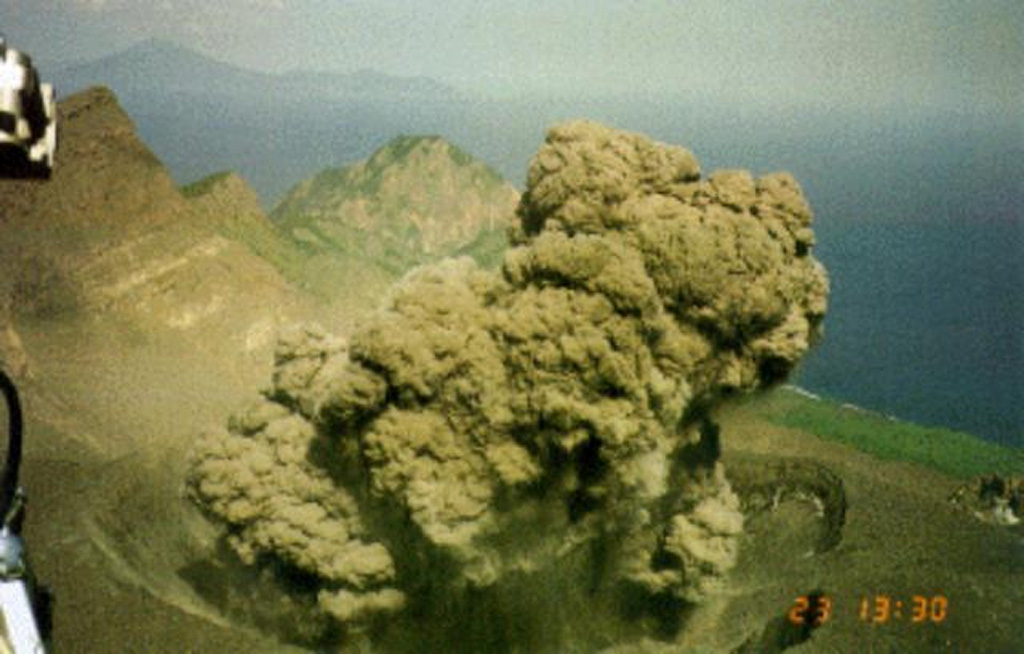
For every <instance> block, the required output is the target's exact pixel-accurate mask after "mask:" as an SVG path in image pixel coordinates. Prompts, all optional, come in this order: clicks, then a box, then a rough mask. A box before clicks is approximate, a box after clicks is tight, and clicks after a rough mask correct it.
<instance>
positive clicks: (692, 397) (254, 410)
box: [188, 122, 828, 651]
mask: <svg viewBox="0 0 1024 654" xmlns="http://www.w3.org/2000/svg"><path fill="white" fill-rule="evenodd" d="M517 213H518V218H519V222H518V224H517V225H516V226H514V227H513V228H512V230H511V234H510V236H511V239H510V240H511V243H512V246H511V247H510V248H509V250H508V251H507V252H506V254H505V257H504V261H503V265H502V267H501V270H500V271H498V272H490V271H485V270H482V269H479V268H478V267H477V266H476V265H475V264H474V263H473V262H472V261H471V260H469V259H457V260H447V261H444V262H442V263H440V264H436V265H431V266H427V267H422V268H419V269H416V270H414V271H412V272H411V273H409V274H408V275H407V276H406V277H405V278H404V279H403V280H402V281H401V282H400V283H398V284H397V285H396V286H395V287H394V288H393V289H392V290H391V293H390V296H389V297H388V298H387V299H386V301H385V303H384V305H383V306H382V308H381V309H380V310H379V311H378V312H377V313H376V314H374V316H373V317H372V318H371V319H369V320H368V321H366V323H365V324H363V326H362V327H360V328H359V329H357V330H356V331H355V332H354V333H353V334H351V336H350V338H349V340H348V341H347V342H346V341H343V340H342V339H339V338H335V337H332V336H330V335H328V334H325V333H323V332H322V331H320V330H318V329H316V328H313V327H310V328H302V329H299V330H297V331H295V332H292V333H290V334H287V335H285V336H284V337H283V338H282V340H281V342H280V343H279V346H278V350H277V353H276V366H275V373H274V378H273V384H272V387H271V388H270V389H268V390H266V391H265V392H264V396H263V397H262V398H261V399H260V400H259V401H258V402H256V403H255V404H254V405H253V406H252V407H251V408H249V409H248V410H246V411H243V412H242V413H241V414H239V415H238V416H236V417H235V418H233V419H232V420H231V422H230V423H229V425H228V428H227V430H226V431H224V432H223V433H219V434H210V435H207V436H204V437H203V438H202V439H201V440H200V441H199V442H198V444H197V447H196V455H195V459H194V463H193V467H192V470H191V473H190V477H189V480H188V488H189V492H190V495H191V497H192V498H193V499H194V500H195V501H196V502H197V503H198V504H199V505H200V506H202V507H203V508H204V509H205V510H206V511H207V512H208V513H210V514H211V515H213V516H215V517H216V518H217V519H218V520H219V521H221V522H222V523H223V524H224V525H225V527H226V533H227V539H228V542H229V543H230V545H231V546H232V548H233V550H234V551H235V552H236V553H237V555H238V556H239V557H241V559H242V560H244V561H246V562H249V563H252V564H253V565H257V566H271V565H272V566H277V568H276V569H280V570H286V571H291V572H293V573H294V574H296V575H300V576H301V578H302V579H304V580H307V582H308V581H309V580H312V582H310V583H305V584H304V585H303V587H302V588H301V589H298V590H296V591H295V592H298V593H305V594H306V595H307V596H309V597H310V598H312V599H311V602H313V603H314V605H315V611H316V612H319V614H320V615H321V616H322V617H324V616H326V618H327V622H328V623H330V624H332V625H334V628H335V629H334V631H331V633H332V634H333V637H335V638H340V639H342V640H344V639H346V638H354V637H357V635H358V634H361V633H362V634H371V636H372V637H373V638H376V639H378V640H380V641H381V642H388V636H387V635H386V634H384V633H383V632H381V631H380V630H379V629H378V626H379V624H380V623H381V621H382V620H383V619H384V618H388V619H389V620H406V621H407V623H408V624H412V623H413V621H415V620H419V621H420V622H419V623H417V624H421V625H422V624H423V623H429V622H430V621H431V620H435V619H436V620H441V619H442V618H443V616H442V615H441V614H442V612H443V611H442V608H437V607H447V608H446V609H444V610H448V609H451V608H452V607H455V608H458V607H462V608H464V609H466V610H467V611H470V612H471V613H472V615H473V616H475V618H474V619H475V620H477V621H479V620H484V621H489V622H488V625H489V626H488V627H487V629H486V630H485V631H487V633H489V634H493V633H494V632H495V631H498V632H500V633H499V636H496V637H498V638H504V640H503V641H501V643H499V644H498V645H495V644H494V643H490V646H494V647H498V648H499V649H500V647H505V648H507V649H511V648H512V646H513V644H515V645H516V646H519V647H526V648H527V649H526V650H523V651H545V650H546V649H549V650H550V651H569V650H561V649H559V647H560V645H559V643H558V639H559V638H567V637H571V638H576V639H578V640H579V641H580V642H588V643H590V644H591V645H592V646H593V648H592V649H597V648H598V647H597V646H598V645H601V644H605V645H608V644H614V643H615V642H619V641H622V640H623V639H625V640H629V639H630V638H634V639H639V638H646V637H648V636H652V635H653V636H654V637H666V636H665V632H666V630H669V631H670V630H671V628H672V624H673V620H675V619H677V617H678V614H679V611H678V610H676V609H675V608H673V607H676V608H678V607H682V606H685V605H686V604H687V603H693V602H700V601H702V600H703V599H705V598H706V597H707V596H708V595H709V594H712V593H714V592H715V589H716V588H717V587H719V586H720V585H721V583H722V580H723V578H724V575H725V574H726V573H727V572H728V570H729V569H730V568H731V567H732V566H733V565H734V563H735V561H736V556H737V552H738V542H739V541H738V537H739V535H740V534H741V533H742V530H743V516H742V514H741V512H740V509H739V500H738V498H737V496H736V494H735V493H734V492H733V491H732V489H731V488H730V486H729V483H728V480H727V478H726V475H725V471H724V469H723V467H722V465H721V463H720V462H719V461H718V458H719V443H718V439H719V437H720V435H719V433H718V427H717V425H715V424H714V423H713V422H712V421H711V420H710V418H709V415H710V414H709V412H710V410H711V409H712V408H713V407H714V406H715V405H716V404H717V403H719V402H721V401H722V400H723V398H726V397H727V396H729V395H732V394H736V393H742V392H750V391H754V390H756V389H759V388H762V387H764V386H767V385H769V384H773V383H775V382H778V381H780V380H782V379H783V378H784V377H785V376H786V374H787V373H788V372H789V371H790V370H791V369H792V368H793V366H794V365H795V364H796V363H797V362H798V360H799V359H800V357H801V356H802V355H803V353H804V352H805V351H806V350H807V349H808V347H809V346H810V345H811V344H812V342H813V341H814V339H815V338H816V337H817V335H818V334H819V330H820V324H821V321H822V319H823V317H824V314H825V309H826V297H827V293H828V286H827V280H826V276H825V272H824V269H823V268H822V266H821V265H820V264H819V263H818V262H817V261H816V260H815V259H814V258H813V257H812V256H811V254H810V252H811V248H812V245H813V242H814V236H813V233H812V231H811V228H810V225H811V211H810V209H809V207H808V205H807V203H806V201H805V200H804V197H803V195H802V193H801V191H800V188H799V186H798V185H797V183H796V182H795V181H794V180H793V178H792V177H791V176H789V175H788V174H784V173H779V174H773V175H768V176H765V177H762V178H759V179H756V178H754V177H752V176H751V175H750V174H749V173H747V172H745V171H719V172H716V173H714V174H712V175H710V176H709V177H708V178H706V179H702V178H701V175H700V170H699V167H698V164H697V161H696V160H695V159H694V157H693V155H691V154H690V153H689V152H688V151H687V150H685V149H683V148H680V147H673V146H667V145H663V144H659V143H656V142H653V141H651V140H649V139H648V138H646V137H644V136H641V135H638V134H632V133H627V132H621V131H616V130H613V129H609V128H607V127H603V126H601V125H597V124H594V123H589V122H571V123H566V124H562V125H559V126H556V127H554V128H553V129H551V130H550V132H549V133H548V135H547V139H546V142H545V143H544V144H543V145H542V147H541V148H540V150H539V151H538V153H537V154H536V156H535V157H534V159H533V162H532V163H531V166H530V169H529V174H528V180H527V190H526V192H525V193H524V194H523V196H522V199H521V202H520V205H519V207H518V212H517ZM721 436H722V437H725V438H728V437H730V435H729V434H723V435H721ZM466 598H471V599H470V600H467V599H466ZM481 598H485V599H481ZM470 605H472V606H470ZM481 606H483V607H485V608H480V607H481ZM581 607H586V609H585V610H582V613H581ZM631 607H632V608H631ZM636 607H640V608H639V609H637V608H636ZM665 607H669V608H668V609H666V608H665ZM631 611H632V612H636V611H639V612H640V613H643V614H645V615H647V614H649V617H650V619H641V620H634V619H632V617H630V616H627V615H626V614H628V613H630V612H631ZM481 614H486V618H483V617H481ZM402 616H404V617H402ZM410 616H416V617H415V618H414V617H410ZM502 616H506V617H507V616H515V620H516V621H517V623H518V624H520V625H521V626H520V627H517V629H511V628H509V627H508V626H507V622H503V621H502V620H503V619H502ZM596 616H601V617H603V618H605V619H602V620H597V619H595V617H596ZM666 616H667V617H666ZM673 616H675V617H673ZM633 617H635V616H633ZM448 620H449V621H450V620H451V618H450V617H449V618H448ZM546 621H548V622H546ZM549 622H550V625H561V626H560V627H558V633H557V634H552V632H551V631H550V630H549V629H548V627H549V626H550V625H549ZM496 625H498V627H496ZM500 625H505V627H503V628H499V627H500ZM522 625H525V626H522ZM531 625H532V628H533V631H532V632H531ZM635 625H640V626H635ZM677 626H678V625H677ZM375 629H376V630H377V631H375ZM423 629H424V630H425V632H430V633H434V634H436V633H437V631H438V629H442V627H429V626H427V627H423ZM453 629H454V627H453ZM460 629H462V630H466V629H469V630H470V633H472V628H471V627H466V626H462V627H460ZM481 629H483V628H482V627H481ZM502 629H504V630H502ZM442 630H443V629H442ZM328 631H330V630H328ZM534 632H536V633H545V634H547V636H545V638H547V640H545V641H543V644H538V643H537V642H534V641H531V640H530V638H532V636H530V635H529V634H530V633H534ZM566 632H569V633H568V635H566ZM339 634H340V636H339ZM502 634H504V635H502ZM463 636H464V637H466V634H465V633H463ZM326 637H327V636H325V638H326ZM368 637H369V636H368ZM481 637H483V636H481ZM467 638H468V637H467ZM431 642H433V641H431ZM465 647H467V648H468V649H467V651H475V650H473V645H465ZM399 649H400V648H399ZM592 649H591V650H588V649H586V648H584V649H583V650H581V651H592ZM450 651H455V650H450Z"/></svg>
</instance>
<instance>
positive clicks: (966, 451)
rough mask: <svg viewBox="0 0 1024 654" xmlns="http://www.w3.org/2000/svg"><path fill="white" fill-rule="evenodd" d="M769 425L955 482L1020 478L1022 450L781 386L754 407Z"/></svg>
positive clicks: (1022, 467)
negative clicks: (924, 469) (923, 468)
mask: <svg viewBox="0 0 1024 654" xmlns="http://www.w3.org/2000/svg"><path fill="white" fill-rule="evenodd" d="M755 406H756V407H757V410H758V411H759V412H760V413H761V414H762V415H763V416H764V417H765V418H767V419H768V420H769V421H771V422H773V423H775V424H778V425H783V426H786V427H792V428H795V429H799V430H801V431H805V432H808V433H811V434H814V435H816V436H819V437H821V438H825V439H828V440H833V441H837V442H839V443H843V444H845V445H849V446H850V447H853V448H855V449H858V450H860V451H862V452H866V453H867V454H870V455H872V456H875V457H878V458H880V459H886V460H894V461H910V462H913V463H918V464H921V465H924V466H927V467H929V468H933V469H935V470H938V471H940V472H942V473H945V474H947V475H950V476H952V477H957V478H964V479H967V478H972V477H976V476H979V475H987V474H993V473H995V474H1000V475H1004V476H1010V475H1013V476H1018V475H1024V449H1022V448H1013V447H1005V446H1001V445H997V444H995V443H990V442H988V441H985V440H982V439H981V438H978V437H977V436H975V435H973V434H968V433H965V432H961V431H954V430H951V429H946V428H944V427H928V426H923V425H917V424H914V423H912V422H905V421H902V420H897V419H895V418H891V417H888V416H884V415H882V414H879V413H875V412H873V411H868V410H865V409H862V408H860V407H856V406H853V405H850V404H844V403H841V402H838V401H835V400H831V399H827V398H817V399H816V398H813V397H809V396H808V395H807V394H806V393H801V392H799V391H798V390H796V389H794V388H792V387H784V388H782V389H780V390H778V391H777V392H774V393H771V394H768V395H765V396H764V397H763V398H759V400H758V401H757V402H755Z"/></svg>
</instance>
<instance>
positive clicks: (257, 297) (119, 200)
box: [0, 88, 300, 351]
mask: <svg viewBox="0 0 1024 654" xmlns="http://www.w3.org/2000/svg"><path fill="white" fill-rule="evenodd" d="M60 120H61V123H60V124H61V126H62V132H61V135H62V138H61V149H60V152H59V154H58V159H57V169H56V171H55V174H54V176H53V179H52V180H51V181H50V182H48V183H45V184H41V183H32V182H22V181H17V182H15V181H4V182H0V216H2V222H0V259H2V263H0V267H2V268H3V272H4V277H6V278H7V280H8V282H7V284H6V286H7V288H6V289H5V291H6V293H7V295H8V297H9V298H10V306H11V312H12V313H13V315H14V316H16V317H19V316H20V317H22V318H32V319H44V320H45V319H53V318H58V317H62V318H73V317H86V316H88V317H89V318H91V319H96V318H100V317H101V316H105V315H106V316H117V317H119V318H121V319H128V320H131V321H137V322H140V323H141V324H144V325H145V326H146V327H147V328H169V329H171V330H178V331H190V332H199V331H204V330H212V331H214V332H217V333H218V335H219V336H222V337H227V338H228V340H230V341H231V342H232V343H233V344H234V345H236V346H238V348H239V349H240V350H241V351H252V350H254V349H258V348H260V347H262V346H265V345H269V344H270V340H271V335H270V330H271V328H272V327H273V325H274V324H275V322H277V321H279V320H283V319H284V318H285V317H286V316H287V315H288V314H289V313H291V312H293V311H297V310H298V309H299V305H300V302H299V301H298V298H297V294H296V292H295V291H294V289H292V288H290V287H289V285H288V284H287V283H286V282H285V281H284V280H283V279H282V278H281V276H280V275H279V274H278V273H277V271H275V270H274V268H273V267H272V266H271V265H269V264H268V263H267V262H265V261H263V260H262V259H261V258H260V257H258V256H256V255H254V254H253V253H252V252H250V251H249V250H248V249H247V248H246V247H245V246H244V245H242V244H241V243H239V242H237V241H235V240H233V239H232V238H231V234H230V233H227V234H225V233H220V232H218V230H217V229H215V228H214V227H213V226H211V224H209V223H210V221H208V220H204V215H203V214H202V213H201V212H196V211H195V210H194V208H193V207H192V206H190V204H189V203H188V202H187V201H186V199H185V198H183V197H182V195H181V194H180V193H179V192H178V189H177V188H176V186H175V184H174V181H173V180H172V179H171V177H170V175H169V174H168V173H167V171H166V170H165V169H164V168H163V166H162V165H161V164H160V162H159V161H158V160H157V159H156V157H154V156H153V154H152V153H151V152H150V151H149V149H148V148H147V147H146V146H145V145H144V144H143V143H142V142H141V141H139V139H138V137H137V136H136V134H135V129H134V126H133V124H132V122H131V120H130V119H129V117H128V116H127V115H126V114H125V113H124V111H123V110H122V109H121V107H120V106H119V105H118V103H117V99H116V98H115V97H114V95H113V94H112V93H111V92H110V91H108V90H106V89H102V88H93V89H89V90H88V91H85V92H83V93H80V94H77V95H75V96H72V97H70V98H68V99H67V100H66V101H64V102H63V103H61V105H60ZM216 210H217V207H216V206H214V207H209V208H208V212H209V211H216ZM254 289H255V290H256V292H253V291H254ZM208 336H210V334H208V333H205V334H204V339H205V338H206V337H208Z"/></svg>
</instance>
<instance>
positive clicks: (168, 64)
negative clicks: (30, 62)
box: [54, 39, 457, 102]
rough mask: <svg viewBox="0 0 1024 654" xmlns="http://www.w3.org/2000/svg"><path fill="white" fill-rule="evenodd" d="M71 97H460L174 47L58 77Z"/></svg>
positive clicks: (419, 85) (376, 76)
mask: <svg viewBox="0 0 1024 654" xmlns="http://www.w3.org/2000/svg"><path fill="white" fill-rule="evenodd" d="M54 79H55V80H56V82H57V83H58V84H59V85H60V87H61V88H63V89H66V92H72V93H73V92H75V91H80V90H83V89H85V88H87V87H89V86H92V85H95V84H97V83H101V84H103V85H105V86H108V87H110V88H111V89H113V90H114V91H115V92H116V93H117V94H118V96H119V97H124V96H126V95H131V94H134V93H139V92H159V93H167V92H180V93H199V94H203V93H216V94H219V95H238V96H242V97H244V96H251V97H253V98H255V97H259V96H263V95H268V96H269V97H271V98H274V99H277V100H281V101H284V102H290V100H291V99H293V98H309V97H312V96H320V95H323V96H327V97H340V98H346V97H364V98H391V99H395V98H396V97H402V98H405V99H414V98H420V97H422V98H428V97H436V98H444V97H455V96H456V95H457V92H456V91H455V89H453V88H451V87H449V86H446V85H445V84H442V83H440V82H438V81H436V80H432V79H430V78H426V77H396V76H391V75H385V74H383V73H380V72H377V71H374V70H369V69H362V70H358V71H355V72H352V73H335V72H323V71H316V70H312V69H311V70H295V71H290V72H287V73H283V74H278V75H275V74H268V73H263V72H259V71H254V70H249V69H246V68H241V67H239V66H233V65H231V64H226V63H223V62H220V61H217V60H215V59H212V58H210V57H207V56H205V55H202V54H199V53H197V52H195V51H193V50H189V49H187V48H183V47H181V46H179V45H177V44H175V43H172V42H169V41H164V40H160V39H149V40H146V41H141V42H139V43H137V44H135V45H133V46H132V47H130V48H128V49H127V50H124V51H121V52H118V53H115V54H111V55H108V56H106V57H102V58H100V59H97V60H95V61H91V62H87V63H83V64H77V65H74V66H68V67H65V68H63V69H61V70H58V71H56V72H55V73H54Z"/></svg>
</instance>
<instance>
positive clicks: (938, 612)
mask: <svg viewBox="0 0 1024 654" xmlns="http://www.w3.org/2000/svg"><path fill="white" fill-rule="evenodd" d="M947 615H949V599H948V598H946V596H945V595H933V596H932V597H925V596H924V595H914V596H912V597H911V598H910V601H909V602H904V601H903V600H901V599H894V598H892V597H890V596H888V595H875V596H874V597H862V598H861V600H860V612H859V616H860V619H861V620H864V621H865V622H871V623H875V624H884V623H886V622H889V621H890V620H903V619H909V620H910V621H911V622H913V623H916V624H921V623H924V622H931V623H935V624H938V623H940V622H942V621H944V620H945V619H946V616H947Z"/></svg>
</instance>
